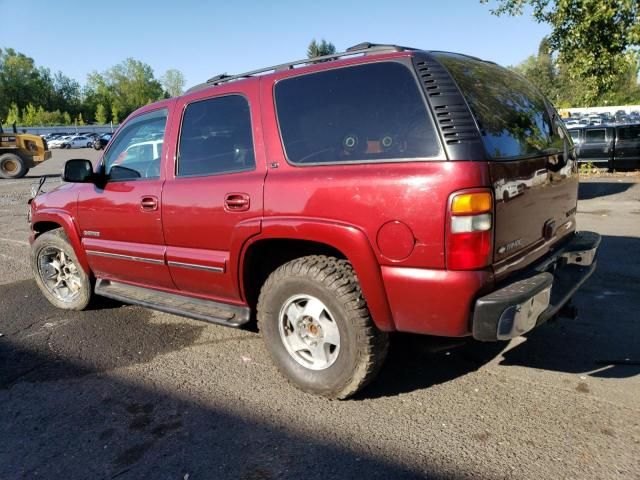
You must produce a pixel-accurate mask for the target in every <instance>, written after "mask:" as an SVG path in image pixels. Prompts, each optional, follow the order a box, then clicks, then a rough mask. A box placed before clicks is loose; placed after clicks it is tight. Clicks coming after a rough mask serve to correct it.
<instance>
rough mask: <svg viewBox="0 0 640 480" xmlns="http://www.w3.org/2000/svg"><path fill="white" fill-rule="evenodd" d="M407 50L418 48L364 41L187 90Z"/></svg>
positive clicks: (223, 76) (225, 75)
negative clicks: (302, 67)
mask: <svg viewBox="0 0 640 480" xmlns="http://www.w3.org/2000/svg"><path fill="white" fill-rule="evenodd" d="M405 50H416V49H415V48H410V47H401V46H399V45H386V44H380V43H369V42H363V43H359V44H357V45H354V46H352V47H349V48H347V49H346V50H345V51H344V52H340V53H332V54H331V55H322V56H320V57H313V58H305V59H303V60H296V61H295V62H288V63H282V64H280V65H274V66H272V67H266V68H260V69H258V70H251V71H250V72H245V73H240V74H238V75H227V74H226V73H223V74H220V75H216V76H215V77H211V78H210V79H209V80H207V81H206V82H205V83H201V84H199V85H196V86H194V87H191V88H190V89H189V90H187V93H191V92H195V91H196V90H201V89H203V88H207V87H212V86H214V85H220V84H221V83H226V82H231V81H233V80H241V79H243V78H248V77H252V76H254V75H259V74H262V73H268V72H279V71H283V70H292V69H293V68H295V67H296V66H297V65H308V64H311V63H319V62H328V61H331V60H337V59H339V58H342V57H347V56H351V55H361V54H364V55H369V54H372V53H382V52H389V51H391V52H402V51H405Z"/></svg>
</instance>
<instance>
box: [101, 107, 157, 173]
mask: <svg viewBox="0 0 640 480" xmlns="http://www.w3.org/2000/svg"><path fill="white" fill-rule="evenodd" d="M166 123H167V110H166V109H162V110H155V111H153V112H149V113H145V114H143V115H139V116H137V117H135V118H134V119H132V120H130V121H129V122H127V124H126V125H125V126H124V127H123V129H122V130H121V131H120V132H119V133H118V135H117V136H116V137H115V138H114V139H113V142H112V143H111V144H110V145H111V146H110V147H109V150H107V153H106V154H105V157H104V165H105V172H106V173H107V175H109V180H133V179H140V178H158V177H159V176H160V159H161V154H162V142H163V141H164V129H165V124H166ZM153 145H155V146H156V148H154V147H153Z"/></svg>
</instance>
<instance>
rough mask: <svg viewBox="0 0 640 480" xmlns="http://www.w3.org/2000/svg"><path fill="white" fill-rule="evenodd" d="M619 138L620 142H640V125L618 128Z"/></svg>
mask: <svg viewBox="0 0 640 480" xmlns="http://www.w3.org/2000/svg"><path fill="white" fill-rule="evenodd" d="M618 138H619V139H620V140H640V125H634V126H632V127H618Z"/></svg>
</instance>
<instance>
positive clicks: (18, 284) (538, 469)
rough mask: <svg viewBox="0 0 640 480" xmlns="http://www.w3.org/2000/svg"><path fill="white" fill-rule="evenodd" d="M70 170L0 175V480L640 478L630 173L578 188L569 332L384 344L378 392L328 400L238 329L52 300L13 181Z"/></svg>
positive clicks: (552, 327) (638, 331) (639, 262)
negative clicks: (581, 274)
mask: <svg viewBox="0 0 640 480" xmlns="http://www.w3.org/2000/svg"><path fill="white" fill-rule="evenodd" d="M83 157H84V158H90V159H95V158H97V154H96V152H95V151H93V150H88V149H81V150H73V151H61V150H56V151H55V152H54V156H53V159H52V160H50V161H48V162H45V163H44V164H43V165H41V166H39V167H38V168H36V169H34V170H32V172H31V173H30V176H29V177H27V178H25V179H22V180H17V181H7V180H0V333H1V334H2V337H0V405H2V410H1V411H2V418H1V419H0V478H2V479H13V478H29V479H31V478H56V479H57V478H66V479H74V478H79V479H85V478H119V479H129V478H131V479H134V478H135V479H137V478H151V479H186V478H189V479H191V480H193V479H205V478H240V479H246V480H263V479H273V478H305V479H316V478H317V479H320V478H322V479H327V478H384V479H389V478H423V477H428V478H454V479H458V478H489V479H493V478H496V479H497V478H514V479H515V478H517V479H521V478H523V479H529V478H530V479H540V478H572V479H574V478H592V479H603V478H606V479H618V478H626V479H637V478H640V402H639V399H640V365H639V362H640V314H639V313H638V312H639V310H640V308H639V307H640V178H639V177H638V176H608V177H603V178H595V179H588V180H585V182H584V183H582V184H581V186H580V199H581V200H580V202H579V205H578V212H579V215H578V217H579V218H578V219H579V226H580V227H581V228H583V229H590V230H595V231H597V232H600V233H601V234H602V235H603V236H604V237H603V238H604V241H603V245H602V247H601V254H600V258H599V266H598V270H597V272H596V274H595V275H594V277H593V278H592V279H591V280H590V281H589V282H588V283H587V284H586V285H585V286H584V287H583V288H582V290H581V291H580V293H579V295H578V296H577V297H576V298H575V303H576V304H577V306H578V307H579V309H580V316H579V318H578V319H577V320H572V321H571V320H560V321H558V322H554V323H551V324H548V325H545V326H543V327H541V328H540V329H538V330H536V331H534V332H532V333H530V334H529V335H527V336H526V338H518V339H516V340H514V341H512V342H510V343H501V344H488V345H487V344H477V343H474V342H465V343H463V344H461V345H460V344H459V345H453V344H452V343H451V342H448V341H443V340H440V339H435V338H429V337H416V336H407V335H397V336H395V337H394V338H393V343H392V349H391V353H390V358H389V359H388V361H387V364H386V366H385V368H384V370H383V372H382V374H381V375H380V376H379V377H378V379H377V380H376V381H375V383H374V384H373V385H371V386H370V387H369V388H368V389H367V390H365V391H364V392H363V393H362V394H360V395H359V396H358V397H357V398H355V399H353V400H349V401H344V402H335V401H334V402H331V401H326V400H323V399H319V398H315V397H312V396H309V395H306V394H303V393H301V392H298V391H297V390H295V389H293V388H292V387H289V386H288V385H287V384H286V382H285V381H284V380H283V379H282V377H280V375H279V374H278V373H277V372H276V369H275V368H274V367H273V366H272V365H271V363H270V361H269V358H268V354H267V352H266V350H265V349H264V347H263V345H262V343H261V339H260V337H259V335H258V334H257V333H255V332H254V331H252V330H250V329H249V330H233V329H228V328H224V327H218V326H212V325H208V324H205V323H199V322H196V321H192V320H189V319H184V318H181V317H176V316H173V315H168V314H163V313H157V312H153V311H151V310H146V309H143V308H139V307H132V306H123V305H120V304H118V303H115V302H109V301H107V300H104V301H102V302H101V303H100V304H99V305H97V306H96V307H94V309H93V310H90V311H85V312H75V313H68V312H64V311H61V310H56V309H55V308H53V307H52V306H50V305H49V304H48V303H47V302H46V301H45V300H44V298H43V297H42V296H41V295H40V293H39V291H38V290H37V287H36V286H35V283H34V282H33V281H32V280H31V273H30V270H29V267H28V254H29V247H28V243H27V236H28V225H27V223H26V218H25V214H26V200H27V198H28V192H29V186H30V184H31V183H33V182H34V181H36V180H37V177H39V176H41V175H52V178H49V179H48V181H47V186H45V190H46V189H47V188H51V185H52V184H56V183H57V182H59V178H58V177H57V175H58V174H59V172H60V169H61V167H62V164H63V162H64V160H66V159H68V158H83ZM187 475H188V477H187Z"/></svg>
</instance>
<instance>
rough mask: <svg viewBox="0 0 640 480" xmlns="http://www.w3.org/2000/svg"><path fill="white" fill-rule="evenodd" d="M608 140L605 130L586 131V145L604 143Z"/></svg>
mask: <svg viewBox="0 0 640 480" xmlns="http://www.w3.org/2000/svg"><path fill="white" fill-rule="evenodd" d="M605 138H606V135H605V130H604V129H602V130H585V132H584V143H599V142H604V141H605Z"/></svg>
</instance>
